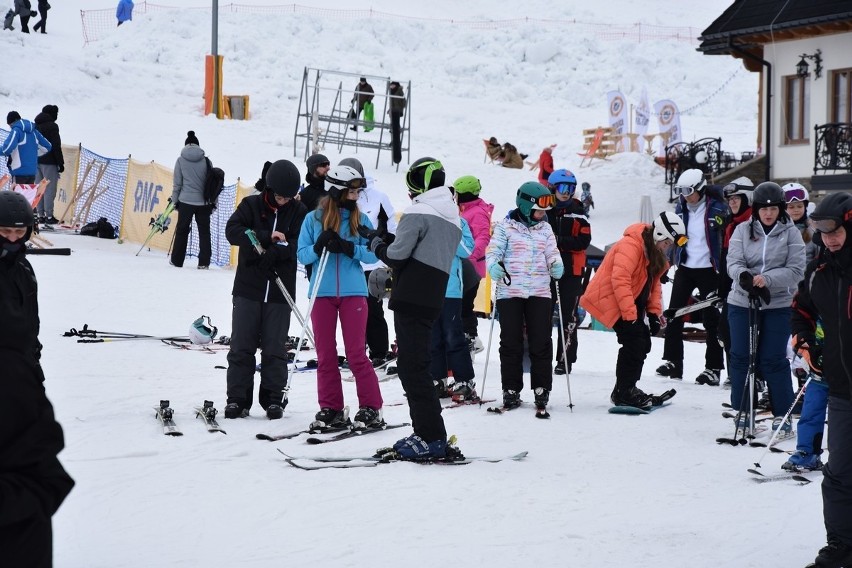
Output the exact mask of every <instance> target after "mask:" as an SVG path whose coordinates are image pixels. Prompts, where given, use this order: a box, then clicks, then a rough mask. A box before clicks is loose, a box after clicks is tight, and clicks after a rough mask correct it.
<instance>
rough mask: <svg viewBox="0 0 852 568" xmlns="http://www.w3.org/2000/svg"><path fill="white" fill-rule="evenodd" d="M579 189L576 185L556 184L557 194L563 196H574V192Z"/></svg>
mask: <svg viewBox="0 0 852 568" xmlns="http://www.w3.org/2000/svg"><path fill="white" fill-rule="evenodd" d="M576 189H577V184H576V183H567V182H566V183H557V184H556V192H557V193H559V194H561V195H574V191H575V190H576Z"/></svg>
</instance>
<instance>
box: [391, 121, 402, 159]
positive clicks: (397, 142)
mask: <svg viewBox="0 0 852 568" xmlns="http://www.w3.org/2000/svg"><path fill="white" fill-rule="evenodd" d="M390 118H391V148H392V150H393V163H394V164H398V163H400V162H401V161H402V128H401V127H400V120H401V119H402V114H400V113H398V112H391V115H390Z"/></svg>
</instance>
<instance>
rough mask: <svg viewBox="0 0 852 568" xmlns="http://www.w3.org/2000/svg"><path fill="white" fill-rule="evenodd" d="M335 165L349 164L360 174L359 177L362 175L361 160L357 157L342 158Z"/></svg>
mask: <svg viewBox="0 0 852 568" xmlns="http://www.w3.org/2000/svg"><path fill="white" fill-rule="evenodd" d="M337 165H338V166H349V167H350V168H353V169H354V170H355V171H356V172H358V173H359V174H361V177H364V166H362V165H361V162H360V161H358V159H357V158H343V159H342V160H340V163H339V164H337Z"/></svg>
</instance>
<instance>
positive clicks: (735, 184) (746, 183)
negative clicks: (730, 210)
mask: <svg viewBox="0 0 852 568" xmlns="http://www.w3.org/2000/svg"><path fill="white" fill-rule="evenodd" d="M722 192H723V193H724V194H725V199H727V198H729V197H733V196H735V195H739V196H741V197H742V199H744V200H745V206H746V207H748V206H749V205H751V200H752V194H753V193H754V184H753V183H752V182H751V180H750V179H748V178H747V177H738V178H737V179H735V180H734V181H732V182H731V183H729V184H727V185H726V186H725V187H723V188H722Z"/></svg>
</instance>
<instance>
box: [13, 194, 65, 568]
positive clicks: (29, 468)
mask: <svg viewBox="0 0 852 568" xmlns="http://www.w3.org/2000/svg"><path fill="white" fill-rule="evenodd" d="M32 232H33V210H32V207H31V206H30V203H29V202H28V201H27V198H26V197H24V196H23V195H22V194H20V193H18V192H15V191H0V322H3V325H2V326H0V361H2V362H3V363H2V364H3V395H2V396H0V551H2V555H3V565H4V566H33V567H49V566H52V565H53V562H52V554H53V542H52V538H53V528H52V526H51V517H52V516H53V515H54V514H55V513H56V511H57V510H58V509H59V506H60V505H61V504H62V502H63V501H64V500H65V498H66V497H67V496H68V494H69V493H70V492H71V489H72V487H73V486H74V480H72V479H71V477H70V476H69V475H68V473H66V471H65V469H64V468H63V467H62V464H61V463H60V462H59V459H57V456H58V454H59V452H61V451H62V448H63V447H64V445H65V441H64V439H63V435H62V427H61V426H60V425H59V424H58V423H57V422H56V418H55V417H54V413H53V407H52V406H51V404H50V401H49V400H48V399H47V395H46V394H45V390H44V380H45V379H44V371H43V369H42V367H41V362H40V361H41V352H42V345H41V343H40V342H39V337H38V336H39V315H38V283H37V282H36V276H35V272H34V271H33V267H32V265H31V264H30V263H29V261H28V260H27V259H26V243H27V240H29V238H30V236H31V235H32Z"/></svg>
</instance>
